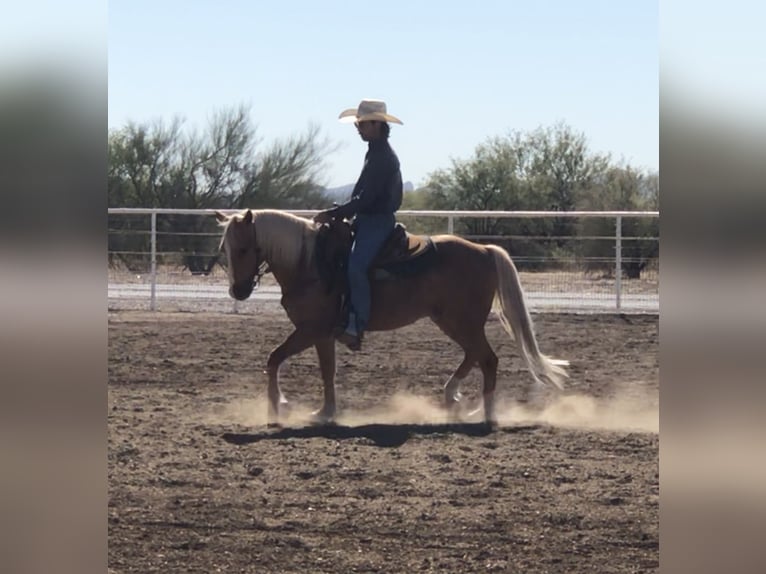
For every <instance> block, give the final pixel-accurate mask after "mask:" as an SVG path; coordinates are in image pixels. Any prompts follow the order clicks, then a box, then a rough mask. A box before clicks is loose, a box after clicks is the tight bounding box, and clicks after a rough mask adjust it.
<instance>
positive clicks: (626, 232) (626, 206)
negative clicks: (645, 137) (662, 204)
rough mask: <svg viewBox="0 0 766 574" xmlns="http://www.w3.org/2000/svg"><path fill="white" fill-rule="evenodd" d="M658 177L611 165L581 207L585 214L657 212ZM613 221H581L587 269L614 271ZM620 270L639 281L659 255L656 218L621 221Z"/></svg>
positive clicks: (582, 252)
mask: <svg viewBox="0 0 766 574" xmlns="http://www.w3.org/2000/svg"><path fill="white" fill-rule="evenodd" d="M659 201H660V190H659V174H657V173H656V172H655V173H650V172H649V173H648V172H645V171H642V170H639V169H636V168H633V167H631V166H629V165H628V166H612V167H610V168H609V169H608V170H606V171H605V173H604V174H603V175H602V177H601V178H600V179H599V181H597V182H595V183H594V185H593V186H592V187H591V188H590V189H589V190H587V193H585V194H583V196H582V199H581V203H580V206H579V207H580V208H581V209H583V210H587V211H658V210H659ZM615 224H616V223H615V219H614V218H604V219H601V218H598V219H595V218H593V219H590V218H589V219H584V220H582V221H581V222H580V224H579V227H580V234H581V236H582V237H585V238H588V239H584V240H583V241H582V242H581V255H582V256H584V257H585V258H586V260H587V261H588V262H589V263H588V267H589V268H590V269H592V270H595V269H598V270H601V271H604V272H607V273H611V272H612V271H613V270H614V263H613V262H614V257H615V253H614V248H615V239H614V238H615V233H616V229H615ZM621 232H622V237H623V239H622V266H621V268H622V271H623V273H624V274H625V276H626V277H628V278H631V279H638V278H639V277H640V276H641V272H642V271H643V270H644V269H645V268H646V267H647V266H648V265H650V264H652V263H654V262H656V261H657V257H658V256H659V249H660V244H659V233H660V229H659V220H658V219H657V218H638V217H624V218H622V230H621Z"/></svg>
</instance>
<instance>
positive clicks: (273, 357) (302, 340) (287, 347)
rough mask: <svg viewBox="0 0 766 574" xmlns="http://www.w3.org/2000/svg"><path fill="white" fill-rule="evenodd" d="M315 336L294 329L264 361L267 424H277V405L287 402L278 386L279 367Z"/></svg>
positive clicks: (303, 348) (301, 349) (308, 343)
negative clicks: (267, 376) (267, 403)
mask: <svg viewBox="0 0 766 574" xmlns="http://www.w3.org/2000/svg"><path fill="white" fill-rule="evenodd" d="M314 340H315V337H314V335H312V334H309V333H308V332H306V331H302V330H300V329H296V330H295V331H293V332H292V333H290V335H289V336H288V337H287V339H285V341H284V342H283V343H282V344H281V345H279V347H277V348H276V349H274V350H273V351H272V352H271V354H270V355H269V360H268V361H267V363H266V372H267V373H268V375H269V383H268V389H267V391H268V392H267V394H268V397H269V410H268V424H269V426H274V425H278V424H279V405H284V404H287V399H286V398H285V396H284V395H283V394H282V390H281V389H280V388H279V367H280V365H281V364H282V363H284V362H285V360H287V359H288V358H289V357H292V356H293V355H297V354H298V353H300V352H301V351H305V350H306V349H308V348H309V347H310V346H311V344H312V343H313V342H314Z"/></svg>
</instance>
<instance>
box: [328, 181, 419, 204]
mask: <svg viewBox="0 0 766 574" xmlns="http://www.w3.org/2000/svg"><path fill="white" fill-rule="evenodd" d="M403 187H404V193H409V192H410V191H414V190H415V186H414V185H413V184H412V182H411V181H405V182H404V186H403ZM353 190H354V184H353V183H349V184H347V185H341V186H339V187H327V188H325V190H324V194H325V195H326V196H327V197H329V198H330V199H332V200H333V201H337V202H342V201H347V200H348V198H349V197H351V192H352V191H353Z"/></svg>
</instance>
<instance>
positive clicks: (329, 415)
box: [312, 337, 336, 423]
mask: <svg viewBox="0 0 766 574" xmlns="http://www.w3.org/2000/svg"><path fill="white" fill-rule="evenodd" d="M314 347H316V350H317V356H318V357H319V370H320V371H321V373H322V384H323V388H324V404H323V405H322V408H321V409H319V410H318V411H315V412H314V413H312V414H313V415H314V420H315V421H316V422H318V423H327V422H330V421H332V420H333V419H334V418H335V412H336V404H335V339H334V338H333V337H323V338H322V339H320V340H319V341H317V342H316V343H315V344H314Z"/></svg>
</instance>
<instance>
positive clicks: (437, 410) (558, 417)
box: [208, 393, 660, 433]
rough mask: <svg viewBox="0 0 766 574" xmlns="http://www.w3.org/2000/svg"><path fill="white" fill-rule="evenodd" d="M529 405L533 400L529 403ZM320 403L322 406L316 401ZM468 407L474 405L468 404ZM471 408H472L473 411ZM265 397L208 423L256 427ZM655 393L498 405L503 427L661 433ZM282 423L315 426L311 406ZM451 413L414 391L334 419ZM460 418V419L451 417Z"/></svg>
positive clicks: (436, 419) (418, 418) (390, 420)
mask: <svg viewBox="0 0 766 574" xmlns="http://www.w3.org/2000/svg"><path fill="white" fill-rule="evenodd" d="M465 402H466V403H467V404H465V405H463V404H461V408H460V413H459V421H460V422H467V423H471V422H480V421H482V420H483V416H484V414H483V409H481V408H478V410H477V407H480V402H477V401H476V400H470V401H465ZM530 403H531V404H530ZM316 407H319V405H318V404H317V405H316ZM469 407H470V408H469ZM471 409H473V411H472V410H471ZM266 413H267V402H266V397H265V396H263V397H260V398H256V399H248V400H242V401H237V402H236V403H232V404H229V405H226V406H225V407H223V408H221V409H218V410H217V412H216V413H215V414H214V415H211V417H210V418H209V419H208V422H212V423H215V424H228V425H230V424H236V425H241V426H246V427H254V426H255V427H257V426H263V425H266V424H267V416H266ZM659 418H660V417H659V406H658V400H657V397H656V396H655V397H649V396H647V397H636V396H616V397H610V398H594V397H590V396H587V395H582V394H563V395H553V396H547V397H545V398H544V399H537V400H533V401H530V402H528V403H517V402H515V401H503V402H498V404H497V419H498V423H499V425H500V427H510V426H514V425H519V424H545V425H551V426H556V427H562V428H578V429H587V430H608V431H634V432H646V433H658V432H659ZM280 422H281V423H282V424H283V425H285V426H288V427H298V426H305V425H309V424H312V409H311V408H309V407H308V406H306V405H303V404H298V403H295V402H291V403H289V404H288V405H287V407H286V408H284V409H283V410H282V413H281V416H280ZM446 422H450V421H448V418H447V414H446V413H445V411H444V409H443V408H442V406H441V404H440V403H439V402H437V401H435V400H434V399H432V398H428V397H423V396H419V395H414V394H410V393H397V394H395V395H393V396H392V397H391V398H390V399H389V400H388V401H387V402H386V403H384V404H382V405H380V406H379V407H375V408H369V409H343V410H341V411H340V412H339V413H338V416H337V417H336V423H337V424H339V425H343V426H351V427H353V426H362V425H367V424H392V425H394V424H426V425H427V424H444V423H446ZM451 422H456V421H454V420H453V421H451Z"/></svg>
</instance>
